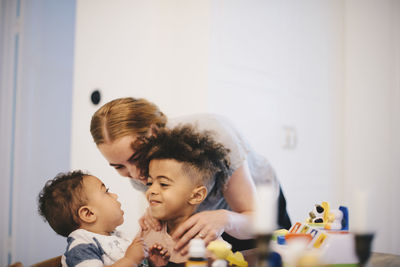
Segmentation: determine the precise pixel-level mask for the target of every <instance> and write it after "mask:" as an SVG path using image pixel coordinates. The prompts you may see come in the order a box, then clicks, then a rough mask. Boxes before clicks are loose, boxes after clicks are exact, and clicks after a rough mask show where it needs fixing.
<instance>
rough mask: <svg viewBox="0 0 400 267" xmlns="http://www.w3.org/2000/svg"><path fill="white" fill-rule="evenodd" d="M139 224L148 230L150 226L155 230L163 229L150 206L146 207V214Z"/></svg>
mask: <svg viewBox="0 0 400 267" xmlns="http://www.w3.org/2000/svg"><path fill="white" fill-rule="evenodd" d="M139 224H140V227H141V228H142V230H144V231H147V230H148V229H149V228H150V229H153V230H155V231H161V223H160V222H159V221H158V220H157V219H154V217H153V216H151V214H150V210H149V208H147V209H146V212H145V213H144V215H143V216H142V217H141V218H140V219H139Z"/></svg>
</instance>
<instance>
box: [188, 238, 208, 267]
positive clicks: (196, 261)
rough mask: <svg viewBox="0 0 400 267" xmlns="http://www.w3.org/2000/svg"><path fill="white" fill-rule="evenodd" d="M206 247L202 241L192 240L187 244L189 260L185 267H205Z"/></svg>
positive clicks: (206, 264)
mask: <svg viewBox="0 0 400 267" xmlns="http://www.w3.org/2000/svg"><path fill="white" fill-rule="evenodd" d="M207 266H208V261H207V258H206V246H205V243H204V240H203V239H192V240H190V243H189V259H188V261H187V262H186V267H207Z"/></svg>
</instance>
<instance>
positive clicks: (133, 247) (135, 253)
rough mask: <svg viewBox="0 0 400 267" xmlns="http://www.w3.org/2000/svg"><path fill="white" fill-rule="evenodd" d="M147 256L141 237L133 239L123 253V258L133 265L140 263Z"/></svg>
mask: <svg viewBox="0 0 400 267" xmlns="http://www.w3.org/2000/svg"><path fill="white" fill-rule="evenodd" d="M147 255H148V254H147V248H146V246H145V244H144V243H143V239H142V238H141V237H137V238H135V239H134V240H133V241H132V243H131V244H130V246H129V247H128V249H127V250H126V252H125V257H126V258H128V259H129V260H131V261H132V262H134V263H135V264H139V263H141V262H142V260H143V259H144V258H146V257H147Z"/></svg>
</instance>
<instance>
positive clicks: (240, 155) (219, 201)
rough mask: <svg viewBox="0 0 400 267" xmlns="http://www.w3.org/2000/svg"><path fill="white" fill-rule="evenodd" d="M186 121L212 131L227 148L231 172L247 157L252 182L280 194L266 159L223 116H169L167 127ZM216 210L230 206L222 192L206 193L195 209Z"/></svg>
mask: <svg viewBox="0 0 400 267" xmlns="http://www.w3.org/2000/svg"><path fill="white" fill-rule="evenodd" d="M188 123H189V124H192V125H195V126H196V127H197V129H198V130H199V131H205V130H207V131H211V133H212V135H213V137H214V138H215V141H217V142H219V143H221V144H223V145H224V147H226V148H228V149H229V150H230V152H229V160H230V163H231V168H232V170H233V171H235V170H236V169H237V168H239V167H241V166H242V164H243V162H244V161H245V160H247V163H248V165H249V169H250V173H251V176H252V179H253V181H254V183H255V185H259V184H264V183H267V184H269V185H271V186H272V188H274V191H275V194H274V195H275V196H276V198H277V197H278V196H279V183H278V181H277V178H276V176H275V172H274V170H273V169H272V167H271V165H270V164H269V162H268V161H267V159H266V158H264V157H263V156H261V155H260V154H257V153H256V152H255V151H254V150H253V149H252V147H251V146H250V144H249V143H248V142H247V141H246V140H245V139H244V137H243V136H242V135H241V134H240V133H239V132H238V131H237V130H236V129H235V128H234V126H233V125H232V123H231V122H230V121H229V120H228V119H227V118H226V117H223V116H221V115H216V114H195V115H188V116H181V117H176V118H172V119H169V121H168V123H167V127H168V128H173V127H175V126H178V125H182V124H188ZM216 209H230V207H229V205H228V204H227V203H226V201H225V198H224V197H223V195H222V192H220V193H218V194H217V195H214V196H207V198H206V199H205V200H204V201H203V203H201V204H200V206H199V208H198V210H197V211H203V210H216Z"/></svg>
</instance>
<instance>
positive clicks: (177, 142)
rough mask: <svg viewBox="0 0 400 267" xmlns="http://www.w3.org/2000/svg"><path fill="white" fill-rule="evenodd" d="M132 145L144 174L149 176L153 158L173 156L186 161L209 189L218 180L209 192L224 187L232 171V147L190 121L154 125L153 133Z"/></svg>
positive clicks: (189, 170)
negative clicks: (189, 122)
mask: <svg viewBox="0 0 400 267" xmlns="http://www.w3.org/2000/svg"><path fill="white" fill-rule="evenodd" d="M133 149H134V151H135V156H134V161H135V163H136V165H137V168H138V169H139V170H140V172H141V176H144V177H147V176H148V174H149V164H150V161H151V160H153V159H174V160H176V161H178V162H181V163H183V170H184V171H185V172H186V173H187V174H188V176H190V178H192V179H201V183H202V184H204V185H206V187H207V188H208V189H209V188H210V186H212V185H213V184H214V183H215V186H214V187H213V190H212V191H211V192H209V194H216V193H217V192H218V191H222V190H223V189H224V188H225V183H226V181H227V179H228V177H229V176H230V175H231V174H232V171H231V169H230V164H229V159H228V153H229V149H227V148H225V147H224V146H223V145H222V144H220V143H217V142H215V141H214V139H213V138H212V136H211V132H209V131H204V132H198V131H197V130H196V129H195V128H194V127H193V126H191V125H190V124H185V125H179V126H177V127H175V128H173V129H167V128H165V127H163V128H155V129H153V135H152V136H150V137H141V138H139V139H138V141H137V142H135V143H134V144H133ZM193 174H195V175H193ZM194 176H195V177H194Z"/></svg>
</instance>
